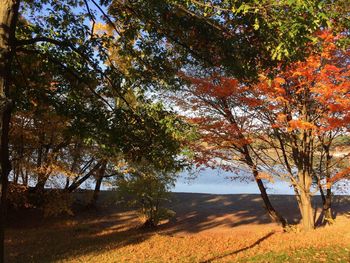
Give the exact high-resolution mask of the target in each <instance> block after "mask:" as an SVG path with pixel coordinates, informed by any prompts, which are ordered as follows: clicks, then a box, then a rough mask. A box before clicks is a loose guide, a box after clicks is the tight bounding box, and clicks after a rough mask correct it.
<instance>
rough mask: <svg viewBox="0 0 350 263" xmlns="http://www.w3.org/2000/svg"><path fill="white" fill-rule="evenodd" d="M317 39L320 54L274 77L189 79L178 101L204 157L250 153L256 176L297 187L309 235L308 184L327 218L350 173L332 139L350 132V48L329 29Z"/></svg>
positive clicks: (279, 70) (229, 157)
mask: <svg viewBox="0 0 350 263" xmlns="http://www.w3.org/2000/svg"><path fill="white" fill-rule="evenodd" d="M318 37H319V38H320V39H322V41H321V42H320V43H319V48H320V49H321V51H320V52H317V50H315V52H314V53H313V54H312V55H310V56H309V57H308V58H307V59H306V61H302V62H295V63H292V64H291V65H289V66H288V67H282V66H281V67H278V68H276V69H275V71H274V72H271V71H268V72H267V73H265V74H266V75H268V74H271V75H272V76H273V78H272V79H270V78H268V77H267V76H266V75H265V76H264V75H261V79H260V81H259V82H258V83H257V84H254V85H246V84H245V83H240V82H238V81H237V80H236V79H231V78H225V77H221V76H213V77H212V78H209V79H208V78H207V79H196V78H190V84H191V85H192V86H190V87H189V88H188V89H187V90H185V94H190V96H186V97H185V98H184V99H181V98H180V101H181V102H182V103H184V104H185V105H186V106H187V107H190V109H192V110H194V114H195V116H194V118H191V121H192V122H195V123H197V125H198V126H199V129H200V131H201V132H202V137H201V138H202V141H203V142H202V146H205V147H204V150H205V154H203V155H204V156H203V159H201V160H202V161H203V160H204V162H207V161H208V159H209V160H210V158H212V156H214V157H216V158H217V157H219V158H223V159H224V160H229V161H230V160H232V153H234V154H235V155H237V154H239V155H238V157H236V159H238V160H240V161H243V162H245V164H247V165H248V166H249V162H247V161H249V159H247V157H246V156H245V155H246V153H249V156H251V159H252V160H255V162H254V163H253V165H250V166H251V167H254V168H255V169H256V170H257V171H256V176H255V177H256V178H260V179H268V180H272V178H273V177H276V176H277V177H278V178H279V179H281V180H286V181H288V182H289V183H290V185H292V186H293V188H294V191H295V193H296V198H297V201H298V204H299V209H300V213H301V215H302V223H303V228H304V229H305V230H309V229H312V228H314V218H313V211H312V206H311V196H312V189H311V187H312V186H316V187H318V189H319V190H320V192H321V195H322V198H323V201H324V213H325V219H326V220H328V221H330V220H331V219H332V217H331V210H330V209H331V207H330V205H331V185H332V184H333V183H334V182H336V181H337V180H340V179H343V178H346V177H348V176H349V168H348V167H343V168H341V167H340V166H339V165H338V164H339V163H340V162H341V161H342V160H341V159H340V160H339V159H336V158H332V156H331V150H332V143H333V140H334V138H336V137H337V136H342V135H344V134H348V132H349V130H348V129H349V105H350V104H349V98H348V92H349V88H350V86H349V65H348V63H349V59H348V56H349V51H348V49H340V48H339V47H337V45H336V41H337V39H338V38H339V37H335V36H334V35H333V34H332V33H331V32H329V31H321V32H320V33H319V35H318ZM245 148H247V149H248V150H247V151H244V149H245ZM208 153H209V155H208ZM337 165H338V168H337ZM324 189H326V195H325V194H324Z"/></svg>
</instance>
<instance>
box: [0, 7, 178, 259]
mask: <svg viewBox="0 0 350 263" xmlns="http://www.w3.org/2000/svg"><path fill="white" fill-rule="evenodd" d="M20 3H21V6H20ZM91 5H93V6H94V7H95V9H92V8H91ZM19 7H20V9H19ZM18 10H19V11H18ZM96 11H100V13H101V14H102V15H103V16H104V17H105V18H106V19H107V17H106V15H105V13H104V11H103V9H102V8H101V7H100V6H99V5H98V4H97V3H96V2H95V1H92V2H91V3H90V2H89V1H73V0H67V1H59V2H51V3H48V2H47V1H40V0H38V1H4V3H3V2H2V4H1V8H0V24H1V31H0V33H1V34H0V45H1V46H0V48H1V58H4V59H2V60H1V65H0V74H1V75H0V84H1V98H2V103H1V114H2V126H1V127H2V129H1V132H2V135H1V136H2V137H1V138H2V139H1V151H0V152H1V167H2V168H1V180H2V183H1V195H2V197H1V221H0V239H1V240H0V242H1V251H0V254H1V255H0V258H1V260H2V261H3V229H4V224H5V217H6V213H5V208H6V206H7V204H6V200H7V198H6V189H7V182H8V176H9V173H10V171H11V166H10V153H9V146H10V145H9V125H10V121H11V113H12V111H13V110H15V114H17V115H16V117H15V122H16V121H17V120H19V119H21V118H20V116H22V120H24V121H28V120H31V119H35V120H36V121H37V123H35V125H32V123H30V124H29V125H30V126H32V128H34V129H33V131H34V130H35V129H39V133H40V130H41V129H42V128H43V127H42V126H40V121H42V123H41V124H43V123H45V122H46V123H47V124H49V123H50V121H49V120H48V118H47V116H49V115H50V114H51V115H50V116H54V118H58V119H60V118H63V119H61V120H64V121H65V122H66V123H65V124H67V127H62V125H60V124H63V123H59V122H57V123H51V124H53V125H52V126H51V128H52V130H51V131H48V130H42V132H41V134H42V135H43V136H44V139H43V138H36V136H34V137H33V138H34V140H33V141H31V143H38V144H37V145H36V147H37V148H36V151H32V152H27V153H28V156H27V157H28V158H27V159H26V160H25V161H27V162H29V163H31V162H33V160H34V159H33V157H34V156H35V157H36V158H37V157H39V156H40V155H41V154H37V153H40V152H41V150H40V149H43V148H45V147H46V146H47V144H49V147H46V148H47V153H48V154H47V156H46V157H50V158H46V160H45V161H44V162H41V164H40V165H39V167H40V168H42V167H43V166H44V167H45V169H38V170H37V171H35V172H38V171H39V170H40V171H41V170H42V171H43V172H44V173H43V174H40V175H39V179H40V180H39V181H40V182H38V185H37V189H43V188H44V186H45V183H46V181H47V180H48V178H49V177H50V175H51V172H50V171H49V170H50V169H47V168H49V167H52V164H55V165H57V164H58V163H60V164H64V165H63V166H60V170H61V172H62V171H63V169H62V168H65V169H64V172H66V171H68V170H76V168H74V166H75V165H73V164H74V162H76V161H75V160H74V159H76V158H77V159H79V158H81V156H79V155H78V156H76V158H74V157H73V156H72V157H73V158H69V157H71V156H64V153H69V152H71V153H72V155H75V154H74V153H73V151H72V148H74V147H73V145H74V144H75V145H76V146H77V147H78V148H80V147H82V146H81V144H82V145H83V147H84V148H85V147H86V146H90V147H91V148H95V147H97V148H98V151H102V152H103V155H104V154H106V152H107V153H108V155H112V156H113V155H114V154H120V153H122V154H125V156H126V158H128V159H135V160H136V159H137V158H139V156H138V155H139V154H145V153H147V154H148V155H147V154H145V155H146V158H148V159H149V160H151V161H155V162H156V161H160V162H166V163H167V164H169V165H170V164H171V163H174V162H173V161H172V160H171V159H174V156H176V155H177V153H178V151H179V149H178V146H180V145H181V144H180V143H178V142H177V141H176V140H177V139H176V136H174V134H175V132H173V131H171V132H170V130H171V128H170V127H169V126H167V125H168V124H169V123H170V122H172V121H173V122H174V123H175V122H177V121H176V120H175V118H174V117H170V115H169V114H168V112H167V111H166V110H164V109H163V108H162V107H161V106H160V104H157V105H151V106H148V105H147V104H148V103H149V102H150V101H149V100H143V101H141V100H140V101H141V104H142V107H138V108H137V109H135V108H134V107H131V106H130V105H129V102H128V100H127V99H126V98H125V97H127V95H128V93H129V92H130V87H126V88H124V86H123V83H122V82H123V79H127V78H125V76H124V77H122V76H123V73H122V72H121V71H120V70H119V69H118V68H116V67H114V65H113V64H112V63H109V62H108V59H109V50H108V47H109V45H110V44H111V39H112V38H111V36H107V35H104V34H103V35H98V34H96V33H95V30H94V26H95V24H96V17H97V15H96ZM17 20H18V23H16V22H17ZM90 22H91V23H90ZM28 69H30V70H28ZM10 80H11V81H10ZM21 80H22V82H21ZM140 98H142V96H140ZM30 99H32V100H30ZM118 101H122V102H123V103H124V106H123V107H120V106H119V104H118V103H117V102H118ZM43 102H45V103H46V104H45V103H44V104H45V105H43ZM125 105H126V106H125ZM45 111H47V112H45ZM149 113H151V114H152V116H146V115H147V114H149ZM45 115H46V116H45ZM157 117H159V118H157ZM22 124H23V123H22ZM27 124H28V123H27ZM51 124H50V125H51ZM63 126H64V125H63ZM18 127H20V125H19V126H18ZM21 127H22V128H20V129H19V131H20V130H21V129H22V130H23V128H24V126H23V125H22V126H21ZM54 128H58V130H53V129H54ZM154 128H155V129H159V128H160V129H161V132H160V133H159V134H160V136H159V137H158V139H161V140H159V142H158V143H155V144H154V145H156V147H154V148H152V149H151V148H149V149H148V150H149V151H145V149H144V148H140V147H146V146H149V145H151V146H153V143H154V142H157V141H156V140H154V138H153V137H152V136H153V135H154V134H155V132H154V130H153V129H154ZM140 129H143V130H140ZM49 130H50V129H49ZM130 131H132V132H130ZM18 134H21V132H19V133H18ZM18 134H17V135H18ZM22 134H23V133H22ZM50 134H51V135H50ZM13 135H14V136H17V135H16V134H13ZM32 135H33V134H32ZM47 135H48V136H49V137H51V138H53V139H54V143H53V144H50V143H48V141H47V140H46V139H47V138H48V137H46V136H47ZM56 135H57V136H56ZM139 135H145V136H146V137H145V138H147V139H146V140H142V139H143V138H142V137H139ZM24 139H27V138H25V137H23V140H24ZM36 139H38V140H36ZM60 139H64V143H63V141H61V142H59V140H60ZM167 139H169V140H170V143H169V140H167ZM23 143H24V145H25V144H26V143H28V142H26V141H23ZM163 143H169V146H170V147H169V148H167V147H166V145H164V144H163ZM79 144H80V145H79ZM107 145H108V146H109V147H106V146H107ZM11 146H13V149H14V151H13V154H14V155H16V154H18V155H19V156H21V151H22V150H23V147H18V145H16V144H13V145H11ZM22 146H23V145H22ZM58 146H59V147H58ZM163 146H165V147H163ZM21 148H22V149H21ZM24 148H27V147H25V146H24ZM163 148H164V149H163ZM106 149H107V150H106ZM17 150H18V151H17ZM26 150H28V149H26ZM157 151H159V152H160V154H167V155H166V157H165V158H164V159H161V158H160V155H159V154H157ZM22 152H23V151H22ZM84 152H85V151H84ZM83 155H84V154H83ZM51 157H52V158H51ZM157 158H158V159H157ZM37 159H40V158H37ZM84 161H86V162H88V161H87V160H84ZM100 161H103V158H101V159H99V160H96V162H97V163H96V165H98V163H99V162H100ZM39 163H40V162H39ZM69 163H70V164H71V165H72V166H71V167H70V168H69V167H67V166H68V165H67V164H69ZM18 164H19V162H17V163H16V165H18ZM96 165H95V166H94V165H93V164H92V163H91V164H89V167H90V166H92V167H91V170H92V171H95V170H96V169H97V168H95V170H94V167H96ZM78 166H79V165H78ZM39 167H38V168H39ZM21 168H23V166H22V167H21ZM68 168H69V169H68ZM91 170H90V171H91ZM27 172H33V170H31V171H29V170H28V169H27V170H26V171H25V173H27ZM70 172H71V171H70ZM15 173H17V171H15ZM93 175H94V174H93V173H92V172H91V173H90V172H87V174H85V175H81V174H79V176H78V178H77V177H75V179H74V180H76V181H74V182H72V184H73V186H72V184H70V185H68V188H70V189H76V187H78V186H79V185H80V183H81V182H82V181H83V180H85V179H86V178H91V176H93ZM16 176H17V175H14V177H16ZM23 177H24V178H28V177H27V176H23Z"/></svg>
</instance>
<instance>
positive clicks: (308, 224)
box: [300, 191, 315, 231]
mask: <svg viewBox="0 0 350 263" xmlns="http://www.w3.org/2000/svg"><path fill="white" fill-rule="evenodd" d="M300 201H301V204H300V208H301V211H300V212H301V216H302V222H301V223H302V227H303V230H304V231H309V230H312V229H314V228H315V222H314V217H313V211H312V210H313V209H312V204H311V195H310V193H309V192H307V191H300Z"/></svg>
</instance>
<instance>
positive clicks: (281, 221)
mask: <svg viewBox="0 0 350 263" xmlns="http://www.w3.org/2000/svg"><path fill="white" fill-rule="evenodd" d="M257 176H258V175H257V174H256V175H254V178H255V181H256V183H257V185H258V187H259V190H260V196H261V198H262V200H263V201H264V205H265V208H266V210H267V213H268V214H269V216H270V217H271V219H272V220H273V221H274V222H276V223H278V224H281V225H282V227H285V226H286V225H287V221H286V219H285V218H284V217H282V216H281V215H280V214H279V213H278V212H277V211H276V210H275V208H274V207H273V206H272V204H271V201H270V199H269V196H268V195H267V192H266V188H265V186H264V183H263V182H262V180H261V179H258V178H257Z"/></svg>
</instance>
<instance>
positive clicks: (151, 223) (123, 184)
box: [117, 171, 175, 227]
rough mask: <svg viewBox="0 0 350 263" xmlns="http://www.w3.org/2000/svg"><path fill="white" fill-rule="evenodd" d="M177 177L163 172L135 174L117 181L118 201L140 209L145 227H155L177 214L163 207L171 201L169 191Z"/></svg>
mask: <svg viewBox="0 0 350 263" xmlns="http://www.w3.org/2000/svg"><path fill="white" fill-rule="evenodd" d="M174 183H175V176H174V175H173V174H167V173H162V172H154V171H148V172H140V171H138V172H133V173H130V174H128V175H125V176H122V177H120V178H119V179H118V181H117V194H118V199H119V200H121V201H124V202H126V203H127V204H128V205H129V206H132V207H136V208H138V209H139V212H140V214H141V215H142V216H143V217H144V218H145V223H144V226H145V227H155V226H157V225H158V224H159V223H160V221H161V220H166V219H170V218H171V217H173V216H174V215H175V212H173V211H171V210H169V209H167V208H165V207H163V206H164V204H165V202H167V201H169V195H170V192H169V190H170V189H171V187H173V186H174Z"/></svg>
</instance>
